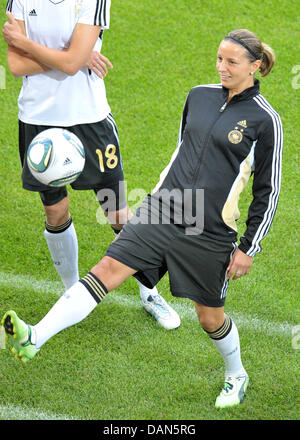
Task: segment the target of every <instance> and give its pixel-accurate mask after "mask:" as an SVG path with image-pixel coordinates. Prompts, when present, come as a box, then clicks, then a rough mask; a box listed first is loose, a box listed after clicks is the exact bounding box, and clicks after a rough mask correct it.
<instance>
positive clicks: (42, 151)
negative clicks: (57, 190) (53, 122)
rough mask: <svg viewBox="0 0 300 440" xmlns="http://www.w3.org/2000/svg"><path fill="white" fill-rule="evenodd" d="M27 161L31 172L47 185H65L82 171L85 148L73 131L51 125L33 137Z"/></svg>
mask: <svg viewBox="0 0 300 440" xmlns="http://www.w3.org/2000/svg"><path fill="white" fill-rule="evenodd" d="M27 163H28V167H29V169H30V171H31V173H32V175H33V176H34V177H35V178H36V179H37V180H38V181H39V182H41V183H43V184H44V185H48V186H52V187H60V186H66V185H67V184H69V183H72V182H74V181H75V180H76V179H77V178H78V177H79V175H80V173H81V172H82V170H83V168H84V164H85V151H84V147H83V145H82V142H81V141H80V139H79V138H78V137H77V136H76V135H75V134H74V133H71V132H70V131H68V130H66V129H64V128H49V129H48V130H45V131H43V132H41V133H39V134H38V135H37V136H36V137H35V138H34V139H33V140H32V142H31V144H30V145H29V147H28V150H27Z"/></svg>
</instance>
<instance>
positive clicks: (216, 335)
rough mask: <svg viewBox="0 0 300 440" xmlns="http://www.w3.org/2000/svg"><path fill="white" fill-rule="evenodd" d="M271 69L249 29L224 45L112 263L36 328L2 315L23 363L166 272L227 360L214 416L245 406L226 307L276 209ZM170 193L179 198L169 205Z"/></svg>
mask: <svg viewBox="0 0 300 440" xmlns="http://www.w3.org/2000/svg"><path fill="white" fill-rule="evenodd" d="M274 61H275V56H274V53H273V51H272V49H271V48H270V47H269V46H267V45H266V44H264V43H262V42H261V41H260V39H259V38H258V37H257V36H256V35H254V34H253V33H252V32H250V31H248V30H245V29H242V30H236V31H233V32H230V33H229V34H228V35H227V36H226V37H225V38H224V39H223V40H222V41H221V43H220V45H219V48H218V51H217V63H216V67H217V72H218V74H219V76H220V80H221V84H206V85H198V86H196V87H194V88H192V90H191V91H190V92H189V94H188V96H187V99H186V102H185V105H184V109H183V115H182V118H181V124H180V131H179V139H178V144H177V148H176V150H175V152H174V154H173V156H172V159H171V162H170V164H169V165H168V167H167V168H166V169H165V170H164V171H163V173H162V174H161V179H160V182H159V183H158V185H157V186H156V188H155V189H154V190H153V192H152V194H151V195H148V197H147V198H146V199H145V200H144V202H143V204H142V205H141V207H140V208H139V209H138V210H137V212H136V214H135V215H134V217H133V218H132V219H131V220H130V221H129V222H128V223H127V224H126V225H125V226H124V228H123V230H122V232H121V233H120V235H119V237H118V239H117V240H116V241H114V242H113V243H112V244H111V245H110V246H109V248H108V250H107V252H106V255H105V256H104V257H103V258H102V259H101V260H100V262H99V263H98V264H97V265H96V266H94V267H93V268H92V269H91V271H90V272H89V273H88V274H87V275H86V276H85V277H83V278H82V279H81V280H80V281H79V282H78V283H76V284H75V285H74V286H72V287H71V289H69V290H68V291H67V292H66V294H65V295H64V296H63V297H62V298H61V299H59V300H58V302H57V303H56V304H55V305H54V306H53V308H52V309H51V310H50V311H49V313H48V314H47V315H46V316H45V317H44V318H43V319H42V321H40V322H39V323H38V324H37V325H35V326H30V325H26V324H25V323H24V322H23V321H22V320H20V319H19V318H18V317H17V315H16V314H15V312H13V311H9V312H7V313H6V314H5V315H4V318H3V324H4V327H5V331H6V333H7V334H8V335H10V336H11V340H12V343H13V344H14V347H15V351H16V352H17V354H19V356H20V357H22V359H23V360H25V361H27V360H30V359H32V358H33V357H34V356H35V355H36V353H37V351H38V350H39V349H40V347H41V346H42V345H43V344H44V343H45V342H46V341H47V340H48V339H49V338H51V337H52V336H53V335H55V334H56V333H58V332H59V331H61V330H63V329H65V328H66V327H68V326H70V325H74V324H76V323H77V322H79V321H81V320H83V319H84V318H85V317H86V316H87V315H88V314H89V313H90V312H91V311H92V310H93V309H94V308H95V307H96V305H97V304H98V303H99V302H100V301H101V300H102V298H103V297H104V296H105V295H106V294H107V293H108V292H109V291H111V290H114V289H115V288H117V287H118V286H119V285H120V284H121V283H122V282H123V281H125V279H127V278H128V277H129V276H131V275H134V276H135V277H136V278H137V279H138V280H140V281H141V282H143V283H144V284H145V285H147V286H148V287H151V286H154V285H155V284H156V283H157V282H158V281H159V279H160V278H161V277H162V276H163V275H164V274H165V273H166V272H167V271H168V273H169V279H170V289H171V292H172V294H173V295H174V296H176V297H185V298H189V299H190V300H192V301H193V303H194V305H195V309H196V313H197V315H198V318H199V322H200V325H201V326H202V328H203V329H204V331H205V332H206V334H207V335H208V337H209V338H210V340H211V341H212V342H213V344H214V345H215V347H216V349H217V351H218V353H219V354H220V355H221V356H222V358H223V360H224V364H225V381H224V387H223V389H222V391H221V393H220V395H219V396H218V397H217V400H216V403H215V405H216V407H217V408H225V407H229V406H233V405H238V404H239V403H241V402H242V400H243V398H244V395H245V392H246V388H247V385H248V382H249V377H248V374H247V372H246V369H245V367H244V365H243V363H242V360H241V353H240V342H239V333H238V329H237V327H236V325H235V323H234V321H233V319H232V318H230V317H229V316H228V315H227V314H225V312H224V305H225V298H226V295H227V290H228V284H229V280H230V279H232V280H237V279H239V278H241V277H243V276H245V275H247V274H248V273H249V271H250V269H251V266H252V261H253V258H254V256H255V254H256V253H258V252H260V251H261V241H262V239H263V238H264V237H265V236H266V234H267V232H268V231H269V228H270V226H271V223H272V220H273V217H274V214H275V211H276V207H277V202H278V197H279V190H280V176H281V154H282V127H281V121H280V117H279V115H278V114H277V113H276V112H275V110H274V109H273V108H272V107H271V105H270V104H269V103H268V102H267V101H266V99H265V98H264V97H263V96H262V95H261V94H260V90H259V81H258V80H257V79H256V78H255V74H256V72H260V74H261V76H266V75H268V73H270V71H271V69H272V67H273V65H274ZM252 174H253V186H252V194H253V199H252V202H251V204H250V207H249V211H248V219H247V221H246V225H245V231H244V234H243V235H242V236H241V237H239V242H237V239H238V237H237V225H236V221H237V220H238V218H239V210H238V201H239V197H240V194H241V192H242V191H243V190H244V188H245V186H246V184H247V182H248V181H249V178H250V176H251V175H252ZM199 189H200V190H202V192H203V194H202V195H203V197H198V195H199ZM175 190H176V194H175ZM166 194H169V195H170V199H171V196H172V197H173V199H172V200H166ZM176 196H177V199H176V200H174V198H176ZM168 202H169V203H168ZM175 202H176V203H175ZM170 211H171V213H170ZM167 212H168V213H169V222H166V221H165V220H166V218H167V217H166V213H167ZM191 213H193V214H191ZM152 219H154V220H155V221H152ZM157 220H159V221H157ZM13 336H14V337H13ZM174 337H176V335H175V334H174ZM187 343H193V344H197V343H198V342H197V341H195V340H193V341H187ZM199 347H200V344H199ZM179 362H180V360H179ZM190 362H192V359H191V360H190ZM199 398H200V399H201V395H199Z"/></svg>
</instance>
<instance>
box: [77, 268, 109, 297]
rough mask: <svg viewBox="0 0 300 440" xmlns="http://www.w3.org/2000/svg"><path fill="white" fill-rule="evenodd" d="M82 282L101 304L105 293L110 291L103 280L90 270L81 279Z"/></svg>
mask: <svg viewBox="0 0 300 440" xmlns="http://www.w3.org/2000/svg"><path fill="white" fill-rule="evenodd" d="M79 282H80V283H82V284H83V285H84V287H86V288H87V290H88V291H89V292H90V294H91V295H92V297H93V298H94V300H95V301H96V302H97V303H98V304H99V303H100V302H101V301H102V299H103V298H104V297H105V295H106V294H107V293H108V290H107V288H106V287H105V286H104V284H103V283H102V281H100V280H99V278H97V277H96V275H94V274H93V273H92V272H89V273H88V274H87V275H86V276H85V277H83V278H81V280H79Z"/></svg>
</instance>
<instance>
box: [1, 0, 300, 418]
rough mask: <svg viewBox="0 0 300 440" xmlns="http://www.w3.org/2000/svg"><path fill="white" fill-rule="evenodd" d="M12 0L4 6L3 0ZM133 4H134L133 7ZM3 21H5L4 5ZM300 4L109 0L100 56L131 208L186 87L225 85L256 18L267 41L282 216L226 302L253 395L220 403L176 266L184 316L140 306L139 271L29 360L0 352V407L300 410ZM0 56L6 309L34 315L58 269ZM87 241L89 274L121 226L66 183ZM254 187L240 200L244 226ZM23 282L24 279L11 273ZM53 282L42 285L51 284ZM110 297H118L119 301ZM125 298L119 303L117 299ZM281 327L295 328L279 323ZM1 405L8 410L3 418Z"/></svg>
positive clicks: (177, 412) (112, 413)
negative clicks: (219, 69)
mask: <svg viewBox="0 0 300 440" xmlns="http://www.w3.org/2000/svg"><path fill="white" fill-rule="evenodd" d="M4 3H5V2H4ZM125 3H126V6H125ZM1 6H2V12H1V20H0V24H1V26H2V24H3V23H4V21H5V18H4V14H3V2H2V4H1ZM297 8H298V9H299V2H298V1H296V0H295V1H287V0H284V1H281V2H276V1H275V0H266V1H265V2H261V1H258V0H254V1H252V2H250V3H249V2H248V1H237V2H234V3H233V2H231V1H229V0H224V1H223V2H219V1H216V0H210V1H204V0H202V1H201V2H196V1H193V0H173V1H172V2H161V1H158V0H148V1H147V2H141V1H139V0H130V1H127V2H124V1H121V0H114V1H113V2H112V10H111V29H110V30H109V31H107V32H105V35H104V44H103V53H104V54H105V55H106V56H108V57H109V58H110V59H111V61H112V62H113V65H114V69H113V70H112V71H111V72H110V73H109V75H108V77H107V79H106V87H107V95H108V99H109V102H110V105H111V108H112V112H113V114H114V117H115V119H116V122H117V125H118V129H119V135H120V142H121V149H122V157H123V162H124V169H125V175H126V179H127V183H128V193H129V196H132V198H133V199H132V200H131V201H130V205H131V206H132V207H134V206H135V205H136V203H137V202H138V201H139V200H138V199H135V198H134V192H133V190H135V189H137V188H140V189H141V190H143V191H145V192H149V191H151V189H152V188H153V187H154V186H155V184H156V183H157V181H158V179H159V175H160V172H161V171H162V169H163V168H164V166H166V165H167V164H168V162H169V159H170V156H171V154H172V152H173V150H174V148H175V147H176V141H177V135H178V130H179V123H180V117H181V112H182V108H183V105H184V101H185V97H186V95H187V93H188V91H189V90H190V88H191V87H193V86H194V85H197V84H200V83H214V82H218V76H217V74H216V70H215V58H216V50H217V47H218V44H219V41H220V40H221V39H222V37H224V35H226V34H227V33H228V32H229V31H230V30H233V29H237V28H248V29H250V30H253V31H254V32H257V33H258V35H259V36H261V38H262V39H263V40H264V41H266V42H267V43H268V44H270V45H271V46H272V47H273V48H274V50H275V52H276V56H277V64H276V66H275V68H274V71H273V72H272V74H271V75H270V76H268V77H267V78H265V79H262V83H261V90H262V93H263V94H264V96H265V97H266V98H267V99H268V101H269V102H270V103H271V104H272V105H273V106H274V108H275V109H276V110H277V111H278V112H279V113H280V115H281V118H282V121H283V125H284V155H283V175H282V191H281V195H280V202H279V206H278V210H277V214H276V217H275V221H274V223H273V225H272V228H271V230H270V232H269V235H268V237H267V238H266V239H265V241H264V242H263V253H261V254H259V255H257V256H256V257H255V261H254V265H253V268H252V270H251V272H250V274H249V275H248V276H247V277H245V278H243V279H241V280H239V281H236V282H234V283H232V284H231V287H230V289H229V293H228V298H227V305H226V311H227V313H228V314H232V316H233V317H236V319H237V322H238V321H240V325H239V328H240V339H241V348H242V355H243V362H244V364H245V367H246V369H247V371H248V372H249V374H250V384H249V387H248V392H247V396H246V399H245V401H244V403H243V404H242V405H241V406H240V407H238V408H234V409H229V410H222V411H220V410H218V411H217V410H215V408H214V400H215V397H216V395H217V394H218V393H219V391H220V389H221V386H222V381H223V363H222V360H221V358H220V357H219V356H218V354H217V353H216V351H215V349H214V346H213V344H212V343H211V341H210V340H209V339H208V337H207V336H206V334H204V332H203V331H202V330H201V328H200V326H199V325H198V324H197V321H196V318H195V315H194V314H193V309H192V304H190V303H189V302H188V300H179V299H173V298H172V297H171V294H170V291H169V285H168V278H167V276H166V277H165V278H164V279H163V280H162V281H161V282H160V284H159V289H160V291H161V292H162V293H163V295H164V297H165V298H166V299H167V300H168V301H171V302H172V304H173V306H174V307H175V308H176V307H178V310H184V308H185V307H186V308H187V309H188V312H187V313H186V314H184V317H183V319H182V326H181V328H179V329H178V330H176V331H173V332H166V331H164V330H163V329H161V328H159V327H158V325H157V324H156V322H155V321H154V320H153V319H152V318H151V317H149V316H148V315H147V314H146V313H145V312H144V310H143V309H142V308H141V307H140V306H139V302H138V291H137V286H136V284H135V281H134V280H133V279H131V280H128V281H127V282H126V283H125V284H124V285H122V286H121V287H120V288H119V289H118V291H117V292H116V293H111V294H110V296H108V297H107V298H106V300H105V301H104V302H103V304H102V305H101V306H100V307H98V308H97V309H96V310H95V311H94V312H93V313H92V314H91V316H90V317H89V318H87V319H86V320H85V321H83V322H82V323H80V324H78V325H77V326H75V327H72V328H71V329H68V330H66V331H64V332H62V333H61V334H59V335H57V336H56V337H55V338H53V339H52V340H50V341H49V342H48V343H47V344H46V345H45V346H44V347H43V348H42V350H41V352H40V353H39V354H38V355H37V357H36V359H35V360H34V361H33V362H31V363H30V364H28V365H26V366H24V365H23V364H21V363H20V362H16V361H15V360H14V359H13V357H12V356H11V354H10V353H9V351H8V350H1V351H0V357H1V368H0V408H1V407H2V406H6V405H15V406H18V407H22V406H24V407H25V406H26V407H29V408H33V409H36V410H39V411H41V412H45V411H47V412H49V413H53V414H64V415H66V416H69V417H75V418H81V419H121V420H125V419H149V420H156V419H158V420H160V419H163V420H170V419H174V420H176V419H177V420H188V419H193V420H202V419H209V420H214V419H227V420H229V419H239V420H245V419H249V420H250V419H263V420H269V419H270V420H277V419H279V420H285V419H299V350H296V349H295V348H293V346H292V333H291V329H292V326H295V325H298V324H299V323H300V316H299V288H298V284H297V283H298V280H299V258H298V251H297V250H298V247H299V236H298V234H299V233H298V230H299V222H298V218H299V208H298V206H297V201H298V199H297V196H298V195H299V177H298V181H297V176H299V165H298V164H299V154H298V148H299V145H298V144H299V105H300V90H299V89H298V90H296V89H294V88H293V87H292V80H293V76H294V75H293V74H292V68H293V66H295V65H298V64H300V60H299V40H300V23H299V14H298V15H297V13H296V11H297ZM5 52H6V46H5V44H4V43H3V41H1V42H0V65H1V66H4V67H5V69H6V89H5V90H0V105H1V113H0V118H1V119H0V144H1V145H0V147H1V152H2V154H1V156H0V158H1V159H0V184H1V191H0V206H1V210H0V249H1V251H0V252H1V274H2V278H1V277H0V286H1V302H0V314H1V315H2V314H4V312H5V311H6V310H8V309H10V308H14V309H15V310H16V311H17V313H19V314H20V315H21V317H22V318H23V319H24V320H26V321H27V322H29V323H32V324H35V323H36V322H38V321H39V319H41V318H42V317H43V316H44V314H45V313H46V312H47V311H48V310H49V308H50V307H51V306H52V304H53V303H54V302H55V301H56V299H57V294H56V293H55V289H56V290H57V282H58V277H57V275H56V272H55V269H54V268H53V266H52V264H51V262H50V258H49V253H48V249H47V248H46V243H45V240H44V237H43V229H44V225H43V222H44V215H43V213H42V210H41V205H40V202H39V197H38V195H36V194H33V193H29V192H27V191H24V190H22V188H21V181H20V165H19V158H18V146H17V145H18V141H17V138H18V133H17V96H18V93H19V89H20V86H21V80H20V79H18V80H17V79H15V78H13V77H12V76H11V75H10V74H9V72H8V70H7V64H6V57H5ZM70 198H71V203H72V210H71V212H72V216H73V219H74V223H75V226H76V230H77V234H78V240H79V248H80V255H79V265H80V274H81V275H85V274H86V272H87V271H88V270H89V269H90V268H91V267H92V265H94V264H95V263H96V262H97V261H98V259H99V258H100V257H101V256H102V255H103V254H104V252H105V250H106V248H107V246H108V244H109V243H110V241H111V240H112V239H113V234H112V232H111V230H110V228H109V227H108V226H107V225H104V226H103V225H99V224H98V223H97V217H96V215H97V209H98V206H97V203H96V201H95V197H94V195H93V193H91V192H74V191H70ZM250 200H251V189H250V188H249V189H247V191H246V192H245V194H243V197H242V199H241V202H240V208H241V221H240V223H239V228H240V231H243V230H244V221H245V219H246V216H247V206H248V204H249V201H250ZM9 273H11V274H12V275H13V276H17V275H19V276H22V277H25V278H26V277H34V278H35V279H37V280H41V282H44V281H45V282H47V283H48V284H49V283H51V282H53V286H54V287H55V288H53V289H54V292H53V293H51V292H50V291H48V290H47V291H45V292H42V291H41V290H38V289H37V290H34V289H31V288H30V287H28V285H27V284H26V286H25V287H22V283H20V285H9V283H4V281H3V274H6V276H7V274H9ZM15 284H16V283H15ZM48 284H47V285H48ZM113 295H115V297H116V299H115V300H114V299H113ZM121 297H122V298H123V297H124V298H125V299H128V301H129V303H128V304H129V305H128V307H126V301H118V298H121ZM280 325H282V326H283V327H284V326H285V327H284V328H285V329H286V328H287V329H288V330H287V331H285V330H283V331H280V330H278V329H280ZM5 417H6V416H5V414H4V415H3V416H2V415H1V409H0V419H1V418H5Z"/></svg>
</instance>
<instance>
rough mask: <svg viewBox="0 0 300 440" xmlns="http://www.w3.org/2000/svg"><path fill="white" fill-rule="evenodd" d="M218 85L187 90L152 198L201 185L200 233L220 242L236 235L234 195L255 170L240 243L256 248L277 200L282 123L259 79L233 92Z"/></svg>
mask: <svg viewBox="0 0 300 440" xmlns="http://www.w3.org/2000/svg"><path fill="white" fill-rule="evenodd" d="M227 98H228V90H227V89H226V88H224V87H222V85H220V84H211V85H201V86H197V87H194V88H192V90H191V91H190V92H189V94H188V96H187V99H186V102H185V106H184V110H183V115H182V120H181V127H180V133H179V141H178V146H177V149H176V150H175V152H174V154H173V156H172V159H171V162H170V164H169V165H168V166H167V168H166V169H165V170H164V171H163V173H162V174H161V179H160V182H159V183H158V185H157V186H156V188H155V189H154V191H153V193H152V197H155V196H156V195H157V194H159V191H160V190H162V189H167V190H169V191H171V190H172V189H174V188H177V189H179V190H181V191H183V190H184V189H188V188H190V189H192V190H193V191H194V190H195V189H197V188H198V189H203V190H204V191H203V194H204V228H203V234H204V235H206V236H207V237H209V238H212V239H215V240H218V241H231V242H234V241H236V240H237V226H236V220H237V219H238V218H239V215H240V214H239V210H238V199H239V196H240V193H241V192H242V190H243V189H244V188H245V186H246V184H247V182H248V180H249V178H250V176H251V175H252V174H253V187H252V193H253V200H252V203H251V205H250V208H249V212H248V219H247V222H246V231H245V233H244V235H243V236H242V237H241V238H240V244H239V248H240V249H241V250H242V251H243V252H245V253H246V254H247V255H249V256H254V255H255V254H256V253H257V252H260V250H261V245H260V242H261V240H262V239H263V238H264V237H265V235H266V234H267V232H268V230H269V228H270V226H271V223H272V220H273V217H274V214H275V211H276V207H277V203H278V197H279V190H280V180H281V161H282V125H281V120H280V117H279V115H278V114H277V113H276V112H275V111H274V109H273V108H272V107H271V106H270V104H269V103H268V102H267V101H266V100H265V98H264V97H263V96H262V95H261V94H260V91H259V81H258V80H255V84H254V86H253V87H250V88H248V89H246V90H244V91H243V92H242V93H241V94H239V95H235V96H234V97H233V98H232V99H231V100H230V101H229V103H228V104H226V101H227Z"/></svg>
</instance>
